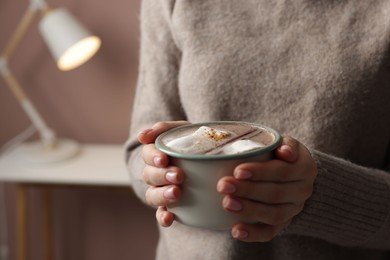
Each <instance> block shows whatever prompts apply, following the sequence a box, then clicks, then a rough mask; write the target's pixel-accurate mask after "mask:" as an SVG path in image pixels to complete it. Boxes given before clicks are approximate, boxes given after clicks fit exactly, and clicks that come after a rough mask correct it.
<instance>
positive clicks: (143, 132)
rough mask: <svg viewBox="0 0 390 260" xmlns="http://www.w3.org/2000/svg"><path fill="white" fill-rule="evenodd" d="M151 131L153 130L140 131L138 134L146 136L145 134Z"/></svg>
mask: <svg viewBox="0 0 390 260" xmlns="http://www.w3.org/2000/svg"><path fill="white" fill-rule="evenodd" d="M151 131H153V128H148V129H145V130H142V131H141V132H139V134H141V135H146V134H147V133H149V132H151Z"/></svg>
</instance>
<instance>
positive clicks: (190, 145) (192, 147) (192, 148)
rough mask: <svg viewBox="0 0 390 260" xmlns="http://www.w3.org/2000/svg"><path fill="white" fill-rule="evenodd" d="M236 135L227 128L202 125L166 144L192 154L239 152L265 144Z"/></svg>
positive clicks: (176, 149)
mask: <svg viewBox="0 0 390 260" xmlns="http://www.w3.org/2000/svg"><path fill="white" fill-rule="evenodd" d="M236 137H237V134H236V133H234V132H231V131H227V130H225V129H216V128H211V127H208V126H201V127H200V128H199V129H197V130H196V131H195V132H193V133H192V134H189V135H185V136H181V137H178V138H174V139H172V140H170V141H168V142H167V143H166V146H167V147H169V148H171V149H173V150H175V151H178V152H182V153H190V154H238V153H242V152H247V151H250V150H254V149H258V148H261V147H264V146H265V144H262V143H258V142H254V141H252V140H246V139H239V138H238V140H234V139H235V138H236ZM216 148H217V149H216Z"/></svg>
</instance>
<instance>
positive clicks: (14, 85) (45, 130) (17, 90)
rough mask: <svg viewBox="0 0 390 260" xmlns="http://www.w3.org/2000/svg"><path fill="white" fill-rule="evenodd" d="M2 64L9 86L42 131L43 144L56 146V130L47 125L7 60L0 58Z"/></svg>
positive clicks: (51, 146)
mask: <svg viewBox="0 0 390 260" xmlns="http://www.w3.org/2000/svg"><path fill="white" fill-rule="evenodd" d="M0 64H1V65H0V71H1V75H2V76H3V77H4V79H5V82H6V83H7V85H8V87H9V88H10V90H11V91H12V93H13V94H14V96H15V97H16V98H17V100H18V101H19V103H20V105H21V106H22V108H23V109H24V111H25V112H26V114H27V115H28V117H29V118H30V120H31V122H32V123H33V124H34V126H35V128H36V129H37V130H38V132H39V133H40V137H41V141H42V144H43V146H44V147H45V148H48V149H50V148H53V147H54V146H55V141H56V135H55V132H54V131H53V130H52V129H51V128H49V127H48V126H47V124H46V122H45V121H44V120H43V118H42V116H41V115H40V114H39V113H38V111H37V109H36V108H35V106H34V105H33V103H31V102H30V100H29V99H28V97H27V95H26V94H25V92H24V90H23V89H22V87H21V86H20V85H19V82H18V81H17V80H16V78H15V77H14V75H13V74H12V73H11V71H10V70H9V69H8V68H7V66H6V64H5V60H1V58H0Z"/></svg>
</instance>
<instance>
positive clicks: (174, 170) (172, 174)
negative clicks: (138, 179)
mask: <svg viewBox="0 0 390 260" xmlns="http://www.w3.org/2000/svg"><path fill="white" fill-rule="evenodd" d="M143 179H144V181H145V182H146V183H147V184H149V185H151V186H162V185H167V184H181V183H182V182H183V179H184V174H183V171H182V170H181V169H180V168H178V167H174V166H171V167H168V168H157V167H154V166H150V165H146V166H145V168H144V171H143Z"/></svg>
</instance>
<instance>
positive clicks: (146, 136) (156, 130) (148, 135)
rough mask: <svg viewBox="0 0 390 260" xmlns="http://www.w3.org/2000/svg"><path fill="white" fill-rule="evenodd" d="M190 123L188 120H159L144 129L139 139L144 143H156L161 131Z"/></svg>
mask: <svg viewBox="0 0 390 260" xmlns="http://www.w3.org/2000/svg"><path fill="white" fill-rule="evenodd" d="M186 124H189V122H188V121H167V122H158V123H156V124H154V125H153V126H152V128H148V129H144V130H142V131H141V132H140V133H139V134H138V140H139V141H140V142H141V143H142V144H150V143H154V141H155V140H156V138H157V136H158V135H160V134H161V133H163V132H165V131H167V130H169V129H171V128H173V127H177V126H181V125H186Z"/></svg>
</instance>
